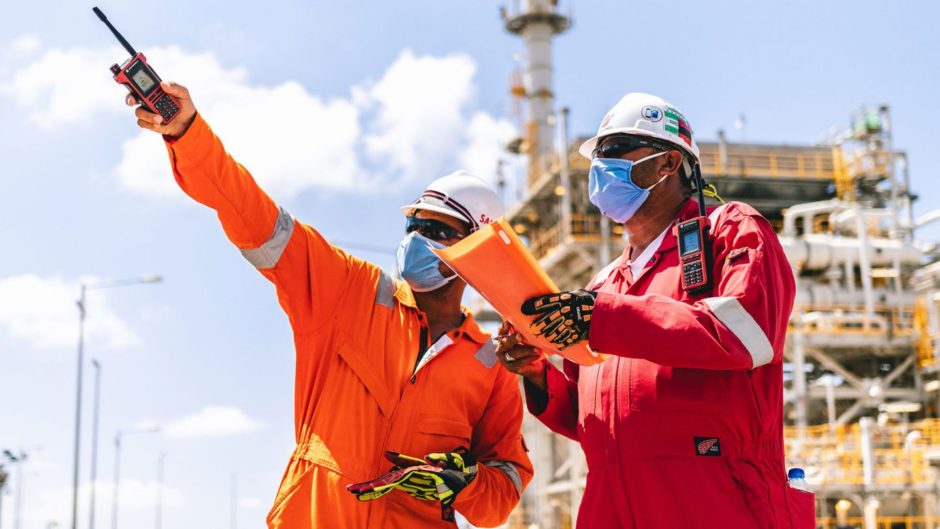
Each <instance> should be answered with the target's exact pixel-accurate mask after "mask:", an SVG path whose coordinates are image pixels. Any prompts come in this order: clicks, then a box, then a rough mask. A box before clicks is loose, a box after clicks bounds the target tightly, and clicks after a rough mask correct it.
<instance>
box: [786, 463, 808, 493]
mask: <svg viewBox="0 0 940 529" xmlns="http://www.w3.org/2000/svg"><path fill="white" fill-rule="evenodd" d="M787 483H789V484H790V488H793V489H798V490H805V491H809V485H807V484H806V473H805V472H803V469H802V468H791V469H790V471H789V472H787Z"/></svg>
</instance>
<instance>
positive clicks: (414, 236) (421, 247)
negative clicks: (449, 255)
mask: <svg viewBox="0 0 940 529" xmlns="http://www.w3.org/2000/svg"><path fill="white" fill-rule="evenodd" d="M432 247H433V248H437V249H438V250H441V249H443V248H446V247H447V246H445V245H443V244H441V243H439V242H437V241H432V240H431V239H428V238H427V237H425V236H423V235H421V234H420V233H418V232H417V231H413V232H411V233H409V234H408V235H406V236H405V238H404V239H402V241H401V244H399V245H398V273H399V274H401V278H402V279H404V280H405V281H406V282H407V283H408V285H409V286H410V287H411V290H414V291H415V292H430V291H432V290H437V289H439V288H441V287H442V286H444V285H446V284H447V283H450V282H451V281H453V280H454V278H456V277H457V275H456V274H454V275H452V276H450V277H444V275H443V274H441V271H440V269H438V265H439V264H440V263H441V260H440V259H439V258H438V257H437V256H436V255H434V252H432V251H431V248H432Z"/></svg>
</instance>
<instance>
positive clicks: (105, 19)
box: [91, 7, 137, 57]
mask: <svg viewBox="0 0 940 529" xmlns="http://www.w3.org/2000/svg"><path fill="white" fill-rule="evenodd" d="M91 10H92V11H94V12H95V14H96V15H98V18H100V19H101V21H102V22H104V25H105V26H108V29H110V30H111V33H114V36H115V37H117V39H118V42H120V43H121V46H124V49H125V50H127V53H130V54H131V57H133V56H134V55H137V51H136V50H135V49H134V47H133V46H131V43H130V42H127V40H126V39H125V38H124V36H123V35H121V34H120V33H118V30H116V29H114V26H112V25H111V23H110V22H108V17H106V16H104V13H102V12H101V10H100V9H98V8H97V7H93V8H91Z"/></svg>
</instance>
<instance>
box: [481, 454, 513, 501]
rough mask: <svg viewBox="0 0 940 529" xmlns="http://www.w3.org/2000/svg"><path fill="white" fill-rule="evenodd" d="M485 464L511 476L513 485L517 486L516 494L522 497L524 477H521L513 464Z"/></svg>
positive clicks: (501, 462)
mask: <svg viewBox="0 0 940 529" xmlns="http://www.w3.org/2000/svg"><path fill="white" fill-rule="evenodd" d="M483 464H484V465H486V466H488V467H492V468H498V469H500V470H502V471H503V473H504V474H506V475H507V476H509V479H510V480H511V481H512V484H513V485H515V486H516V492H518V493H519V495H522V476H520V475H519V471H518V470H516V467H515V466H513V464H512V463H510V462H508V461H487V462H486V463H483Z"/></svg>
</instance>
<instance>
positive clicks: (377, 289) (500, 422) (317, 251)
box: [167, 115, 532, 529]
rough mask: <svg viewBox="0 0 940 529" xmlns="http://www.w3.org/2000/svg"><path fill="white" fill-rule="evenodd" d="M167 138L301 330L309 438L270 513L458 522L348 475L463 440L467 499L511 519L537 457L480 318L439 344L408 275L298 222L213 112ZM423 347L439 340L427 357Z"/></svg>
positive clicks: (299, 521)
mask: <svg viewBox="0 0 940 529" xmlns="http://www.w3.org/2000/svg"><path fill="white" fill-rule="evenodd" d="M167 150H168V152H169V155H170V161H171V163H172V166H173V174H174V176H175V177H176V181H177V183H179V185H180V187H181V188H182V189H183V191H185V192H186V193H187V194H188V195H189V196H191V197H192V198H194V199H195V200H197V201H198V202H201V203H202V204H205V205H207V206H209V207H211V208H213V209H215V210H216V211H217V212H218V215H219V220H220V221H221V222H222V227H223V228H224V230H225V233H226V235H227V236H228V238H229V239H230V240H231V241H232V242H233V243H234V244H235V245H236V246H237V247H238V248H240V249H241V252H242V254H243V255H244V256H245V257H246V258H247V259H248V261H250V262H251V263H252V264H253V265H255V267H257V268H258V269H259V270H260V272H261V273H262V274H263V275H264V276H265V277H267V278H268V279H269V280H271V282H273V283H274V285H275V287H276V289H277V295H278V299H279V301H280V304H281V306H282V307H283V309H284V311H285V312H287V316H288V318H289V319H290V324H291V328H292V330H293V333H294V344H295V347H296V354H297V358H296V362H297V363H296V378H295V390H294V391H295V394H294V426H295V437H296V440H297V448H296V450H295V451H294V453H293V455H292V456H291V458H290V462H289V463H288V465H287V470H286V471H285V473H284V478H283V480H282V481H281V486H280V489H279V490H278V492H277V497H276V499H275V501H274V506H273V508H272V509H271V511H270V514H269V515H268V518H267V523H268V526H269V527H271V528H284V529H294V528H308V527H318V528H327V529H334V528H336V529H344V528H366V527H368V528H387V527H407V528H423V527H448V526H450V527H452V526H453V523H452V522H445V521H443V520H442V519H441V508H440V504H439V502H436V501H435V502H432V501H421V500H418V499H415V498H412V497H410V496H408V495H407V494H405V493H404V492H401V491H398V490H396V491H393V492H392V493H390V494H388V495H386V496H384V497H383V498H381V499H378V500H376V501H371V502H359V501H358V500H356V498H355V496H353V495H352V494H350V493H349V492H347V491H346V489H345V487H346V485H348V484H350V483H356V482H360V481H365V480H368V479H372V478H374V477H376V476H378V475H380V474H383V473H384V472H386V471H387V470H388V469H389V467H390V464H389V463H388V461H387V460H386V459H385V458H384V457H383V452H384V451H385V450H393V451H396V452H401V453H404V454H409V455H415V456H419V457H420V456H423V455H424V454H426V453H430V452H450V451H453V450H454V449H455V448H457V447H458V446H466V447H468V448H469V449H470V452H471V453H472V454H473V455H475V456H476V457H477V459H478V461H479V462H480V464H479V465H478V466H479V472H478V474H477V476H476V479H474V480H473V482H471V483H470V485H469V486H467V487H466V488H465V489H464V490H463V491H461V492H460V494H459V495H458V496H457V500H456V502H455V503H454V508H455V509H456V510H457V511H458V512H460V513H461V514H462V515H463V516H464V517H466V518H467V519H468V520H469V521H470V522H471V523H473V524H474V525H481V526H493V525H499V524H501V523H503V522H504V521H505V520H506V518H507V517H508V516H509V513H510V511H511V510H512V509H513V507H515V505H516V504H517V503H518V501H519V497H520V494H521V492H522V489H523V487H524V486H525V485H526V484H527V483H528V482H529V480H530V479H531V477H532V465H531V463H530V461H529V458H528V456H527V455H526V448H525V444H524V441H523V439H522V434H521V424H522V399H521V395H520V392H519V388H518V386H517V382H516V380H515V377H514V376H513V375H512V374H511V373H509V372H508V371H506V370H505V369H502V368H501V367H500V366H499V365H498V362H497V361H496V356H495V345H494V343H493V341H492V340H491V339H490V336H489V335H488V334H486V333H484V332H483V331H482V330H481V329H480V327H479V325H478V324H477V323H476V322H475V321H474V320H473V317H472V316H471V315H470V314H466V319H465V320H464V322H463V324H462V325H461V326H460V327H459V328H457V329H455V330H453V331H451V332H449V333H447V334H446V335H444V336H442V337H441V338H440V339H439V340H437V342H436V343H434V344H428V343H427V332H428V329H427V320H426V316H425V315H424V313H423V312H422V311H421V310H420V309H418V307H417V305H416V304H415V299H414V296H413V294H412V292H411V289H410V288H409V287H408V285H407V284H406V283H404V282H402V281H395V280H394V279H393V278H392V277H391V276H389V275H387V274H385V273H383V272H382V270H381V269H380V268H379V267H377V266H375V265H373V264H371V263H368V262H365V261H363V260H361V259H358V258H356V257H353V256H351V255H347V254H346V253H344V252H343V251H342V250H340V249H339V248H336V247H333V246H331V245H330V244H329V243H328V242H327V241H326V240H324V238H323V237H322V236H321V235H320V234H319V233H318V232H317V231H315V230H314V229H313V228H311V227H309V226H306V225H303V224H301V223H299V222H296V221H295V220H294V219H293V218H292V217H291V216H290V215H289V214H288V213H287V212H286V211H285V210H284V209H282V208H280V207H278V205H277V204H275V203H274V201H272V200H271V199H270V198H269V197H268V196H267V195H266V194H265V193H264V192H263V191H262V190H261V189H260V188H259V187H258V185H257V184H256V183H255V181H254V179H252V177H251V175H250V174H249V173H248V171H247V170H245V168H244V167H242V166H241V165H239V164H238V163H236V162H235V161H234V160H233V159H232V158H231V156H229V155H228V153H226V152H225V149H224V147H223V146H222V143H221V142H220V141H219V139H218V138H217V137H216V136H215V135H214V134H213V133H212V130H211V129H210V128H209V126H208V125H207V124H206V122H205V121H203V119H202V118H201V117H200V116H199V115H197V116H196V118H195V121H194V122H193V124H192V126H191V127H190V128H189V130H188V131H187V132H186V134H185V135H183V137H182V138H180V139H178V140H175V141H173V140H169V141H168V142H167ZM465 313H466V311H465ZM422 346H423V347H428V346H430V347H429V348H428V350H427V353H426V354H425V355H424V357H423V358H422V360H421V363H420V364H419V365H418V366H417V367H416V366H415V363H416V360H417V356H418V350H419V347H422Z"/></svg>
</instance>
